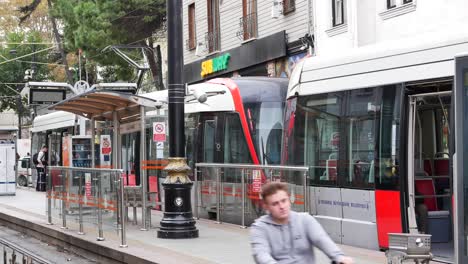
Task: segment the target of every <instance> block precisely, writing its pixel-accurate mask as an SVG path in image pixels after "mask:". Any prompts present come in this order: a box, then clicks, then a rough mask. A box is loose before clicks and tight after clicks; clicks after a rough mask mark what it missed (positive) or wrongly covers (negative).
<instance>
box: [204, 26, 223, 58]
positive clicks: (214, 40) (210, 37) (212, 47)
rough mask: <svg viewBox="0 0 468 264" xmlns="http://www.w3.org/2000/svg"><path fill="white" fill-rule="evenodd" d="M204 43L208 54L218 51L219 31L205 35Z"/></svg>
mask: <svg viewBox="0 0 468 264" xmlns="http://www.w3.org/2000/svg"><path fill="white" fill-rule="evenodd" d="M205 43H206V48H207V49H208V52H209V53H211V52H214V51H218V50H219V49H220V45H219V30H217V29H215V30H213V31H209V32H206V33H205Z"/></svg>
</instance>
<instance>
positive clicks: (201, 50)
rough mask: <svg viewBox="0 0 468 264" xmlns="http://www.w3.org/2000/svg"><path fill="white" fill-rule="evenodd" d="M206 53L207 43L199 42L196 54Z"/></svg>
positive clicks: (198, 55) (199, 55)
mask: <svg viewBox="0 0 468 264" xmlns="http://www.w3.org/2000/svg"><path fill="white" fill-rule="evenodd" d="M205 53H206V45H205V43H203V42H197V46H196V47H195V56H197V57H201V56H203V54H205Z"/></svg>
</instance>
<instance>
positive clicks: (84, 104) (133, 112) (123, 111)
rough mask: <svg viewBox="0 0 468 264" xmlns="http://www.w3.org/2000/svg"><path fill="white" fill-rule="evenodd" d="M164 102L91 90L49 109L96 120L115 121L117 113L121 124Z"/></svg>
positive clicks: (125, 94)
mask: <svg viewBox="0 0 468 264" xmlns="http://www.w3.org/2000/svg"><path fill="white" fill-rule="evenodd" d="M161 105H162V102H160V101H158V100H154V99H151V98H146V97H142V96H138V95H133V94H129V93H119V92H114V91H105V90H99V91H97V90H91V91H88V92H85V93H82V94H79V95H77V96H74V97H71V98H68V99H65V100H63V101H61V102H58V103H56V104H54V105H52V106H50V107H49V109H50V110H61V111H65V112H70V113H74V114H77V115H79V116H83V117H86V118H89V119H91V118H94V119H95V120H101V121H104V120H113V116H112V113H113V112H114V111H116V112H117V117H118V119H119V121H120V122H121V123H126V122H130V121H134V120H135V119H137V118H139V115H140V107H139V106H146V107H158V106H161Z"/></svg>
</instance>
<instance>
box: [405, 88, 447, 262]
mask: <svg viewBox="0 0 468 264" xmlns="http://www.w3.org/2000/svg"><path fill="white" fill-rule="evenodd" d="M433 86H434V87H436V88H435V89H434V88H432V89H433V90H435V92H429V93H424V94H415V95H411V96H409V118H408V121H409V125H408V129H409V131H408V132H409V133H408V156H407V157H408V160H407V168H408V173H407V175H408V183H407V186H408V193H407V194H408V196H407V199H408V203H407V206H408V207H407V210H408V211H407V216H408V229H409V232H410V233H417V232H419V233H426V234H431V235H432V239H431V242H432V249H431V252H432V254H433V255H434V258H435V259H436V260H442V261H444V262H448V263H450V262H453V207H452V194H453V190H452V189H453V177H452V176H451V175H452V174H451V159H450V157H451V152H452V149H451V147H450V137H451V135H453V133H451V132H450V126H449V123H450V121H451V120H452V117H451V114H450V113H451V111H450V109H451V99H452V92H451V90H452V86H453V84H452V82H451V81H448V82H441V83H436V84H433ZM422 88H423V87H416V89H415V90H423V89H422ZM424 88H426V87H424ZM424 90H426V89H424Z"/></svg>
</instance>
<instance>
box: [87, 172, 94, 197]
mask: <svg viewBox="0 0 468 264" xmlns="http://www.w3.org/2000/svg"><path fill="white" fill-rule="evenodd" d="M85 195H86V198H89V197H91V196H92V194H91V173H85Z"/></svg>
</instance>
